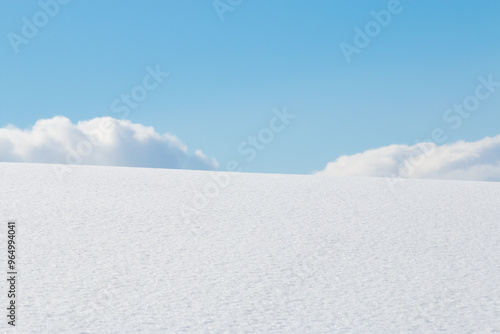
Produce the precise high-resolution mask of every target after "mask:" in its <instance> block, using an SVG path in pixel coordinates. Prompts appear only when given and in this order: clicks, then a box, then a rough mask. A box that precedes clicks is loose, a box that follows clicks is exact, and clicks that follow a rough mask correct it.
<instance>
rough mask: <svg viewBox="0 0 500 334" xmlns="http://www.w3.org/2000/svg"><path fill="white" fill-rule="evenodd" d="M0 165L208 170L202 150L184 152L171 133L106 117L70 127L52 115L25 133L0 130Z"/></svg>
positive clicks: (211, 167) (212, 165) (65, 120)
mask: <svg viewBox="0 0 500 334" xmlns="http://www.w3.org/2000/svg"><path fill="white" fill-rule="evenodd" d="M0 161H3V162H33V163H59V164H85V165H106V166H127V167H154V168H182V169H201V170H214V169H216V168H217V166H218V163H217V161H216V160H215V159H214V158H210V157H207V156H205V155H204V154H203V152H202V151H200V150H196V151H194V153H192V154H190V153H188V151H187V147H186V145H185V144H184V143H183V142H182V141H180V140H179V139H178V138H177V137H175V136H174V135H171V134H168V133H165V134H159V133H157V132H156V131H155V129H154V128H153V127H151V126H144V125H142V124H135V123H132V122H131V121H129V120H118V119H115V118H112V117H101V118H94V119H92V120H88V121H80V122H78V123H77V124H73V123H72V122H71V121H70V120H69V119H68V118H66V117H63V116H56V117H54V118H52V119H42V120H39V121H37V122H36V123H35V125H34V126H33V127H32V128H30V129H26V130H21V129H18V128H16V127H14V126H12V125H9V126H7V127H4V128H0Z"/></svg>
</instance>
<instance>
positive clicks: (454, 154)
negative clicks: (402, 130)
mask: <svg viewBox="0 0 500 334" xmlns="http://www.w3.org/2000/svg"><path fill="white" fill-rule="evenodd" d="M318 174H332V175H339V176H380V177H403V178H427V179H448V180H476V181H500V135H498V136H495V137H486V138H484V139H481V140H478V141H475V142H465V141H459V142H456V143H452V144H446V145H442V146H438V145H436V144H434V143H419V144H416V145H413V146H408V145H390V146H385V147H381V148H377V149H373V150H368V151H365V152H363V153H358V154H354V155H345V156H341V157H339V158H338V159H337V160H335V161H333V162H330V163H328V164H327V166H326V168H325V169H324V170H322V171H320V172H319V173H318Z"/></svg>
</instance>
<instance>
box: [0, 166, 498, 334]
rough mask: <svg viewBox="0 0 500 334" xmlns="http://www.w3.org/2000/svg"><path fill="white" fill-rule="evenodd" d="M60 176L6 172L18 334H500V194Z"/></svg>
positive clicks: (120, 174) (183, 175)
mask: <svg viewBox="0 0 500 334" xmlns="http://www.w3.org/2000/svg"><path fill="white" fill-rule="evenodd" d="M215 175H218V176H219V177H223V176H227V174H215ZM60 176H61V175H60V174H58V173H57V172H56V171H55V169H54V166H51V165H43V164H20V163H17V164H16V163H0V220H1V221H2V227H1V228H0V233H1V234H2V237H0V239H1V240H2V244H1V245H0V249H4V250H6V245H5V242H6V231H7V227H6V221H7V220H8V219H15V220H16V221H17V224H18V232H17V235H18V255H19V268H18V270H19V282H18V284H19V286H18V291H19V294H18V304H19V306H18V319H17V326H16V329H17V331H18V332H20V333H131V332H144V333H155V332H157V333H164V332H168V333H183V332H185V333H290V332H294V333H350V332H352V333H400V332H416V333H437V332H448V333H465V332H475V333H488V332H500V183H487V182H463V181H462V182H455V181H436V180H403V181H400V182H391V181H390V180H388V179H383V178H355V177H345V178H342V177H332V176H318V175H315V176H299V175H271V174H269V175H266V174H244V173H234V174H230V176H229V180H230V184H229V185H228V186H226V187H224V188H221V187H219V188H217V187H214V185H215V184H216V183H214V179H213V177H214V174H213V172H201V171H184V170H165V169H163V170H162V169H141V168H119V167H97V166H93V167H90V166H75V167H72V168H71V173H67V174H64V175H63V176H62V177H60ZM223 185H224V184H223ZM204 191H205V192H208V191H211V193H210V194H211V195H210V197H211V198H208V200H207V201H206V202H203V201H202V200H199V199H200V193H202V192H204ZM217 191H218V194H217ZM197 194H198V195H197ZM200 203H201V204H200ZM195 204H196V205H195ZM189 207H191V208H192V209H191V210H189V211H187V213H188V214H184V216H183V215H182V213H180V211H181V210H184V211H186V210H185V209H186V208H189ZM6 261H7V254H6V251H5V254H4V255H0V262H1V263H4V264H2V267H3V268H6ZM0 289H2V290H1V291H0V295H1V296H3V297H2V298H1V299H0V303H1V304H3V306H1V308H2V309H3V310H4V313H5V314H4V315H1V314H0V315H1V318H2V319H4V320H2V323H1V326H2V327H1V328H4V329H5V328H7V327H8V326H7V324H6V322H7V321H6V320H5V319H6V297H5V296H6V291H7V283H6V282H5V281H4V283H3V284H2V285H1V286H0Z"/></svg>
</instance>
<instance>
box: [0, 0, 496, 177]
mask: <svg viewBox="0 0 500 334" xmlns="http://www.w3.org/2000/svg"><path fill="white" fill-rule="evenodd" d="M223 2H227V1H226V0H223ZM387 6H388V1H298V0H286V1H285V0H277V1H269V0H244V1H242V2H241V4H239V5H237V6H235V7H234V8H233V10H232V11H228V12H225V13H224V15H223V17H224V20H221V19H220V18H219V16H218V14H217V11H216V10H215V9H214V6H213V4H212V1H181V0H177V1H145V0H141V1H123V0H121V1H118V0H107V1H82V0H73V1H71V2H69V3H68V4H65V5H60V9H59V12H58V13H57V14H56V15H55V16H54V17H51V18H50V19H49V21H48V23H47V24H46V25H45V26H43V27H41V28H39V31H38V33H37V34H36V35H35V36H34V37H33V38H30V39H28V43H26V44H22V45H19V48H18V51H19V52H17V53H16V52H14V49H13V48H12V45H11V42H10V40H9V38H8V34H9V33H11V32H13V33H16V34H19V35H21V34H22V28H23V24H24V23H23V21H22V19H23V17H27V18H28V19H29V20H33V15H35V14H36V13H37V12H39V11H40V10H41V7H40V5H39V3H38V2H37V1H5V0H4V1H2V2H1V3H0V30H1V31H0V35H1V36H2V39H1V44H0V67H1V72H0V110H1V111H0V127H4V126H6V125H7V124H13V125H15V126H17V127H20V128H27V127H30V126H32V125H33V124H34V123H35V122H36V121H37V120H38V119H41V118H52V117H53V116H55V115H64V116H66V117H68V118H70V119H71V120H72V121H73V122H77V121H79V120H88V119H91V118H94V117H100V116H114V115H113V113H112V112H111V103H112V102H113V101H114V100H115V99H116V98H118V97H120V95H121V94H123V93H130V90H131V89H132V88H133V87H134V86H136V85H138V84H141V82H142V79H143V77H144V76H145V75H146V74H147V72H146V70H145V68H146V67H147V66H151V67H153V68H154V67H155V66H156V65H157V64H159V65H160V68H161V69H162V70H163V71H168V72H169V73H170V76H169V77H168V78H166V79H165V80H164V82H163V83H162V84H161V85H160V86H159V87H158V88H156V89H155V90H153V91H151V92H149V94H148V96H147V98H146V99H145V100H144V101H142V102H141V103H140V104H139V106H138V107H137V108H136V109H134V110H133V111H132V112H131V113H130V115H128V117H127V118H128V119H130V120H131V121H133V122H134V123H141V124H144V125H148V126H149V125H152V126H154V127H155V129H156V130H157V131H158V132H160V133H163V132H169V133H172V134H174V135H176V136H178V137H179V138H180V139H181V140H182V141H183V142H185V143H186V144H187V146H188V147H189V148H190V149H195V148H200V149H202V150H203V152H204V153H205V154H207V155H208V156H212V157H215V158H216V159H217V160H218V161H219V162H220V163H221V165H222V166H224V164H225V162H227V161H229V160H233V159H234V160H239V161H242V162H243V163H242V165H243V167H244V170H245V171H248V172H271V173H275V172H276V173H311V172H312V171H314V170H320V169H322V168H324V167H325V165H326V163H327V162H329V161H333V160H335V159H336V158H337V157H339V156H340V155H345V154H355V153H358V152H362V151H364V150H367V149H371V148H376V147H381V146H385V145H389V144H414V143H415V142H416V141H420V140H423V139H425V138H427V137H429V134H430V131H431V130H432V129H433V128H435V127H438V126H441V127H443V128H445V129H446V130H447V134H448V136H449V141H450V142H453V141H457V140H467V141H473V140H478V139H481V138H484V137H486V136H494V135H497V134H499V133H500V127H499V124H500V89H499V91H498V92H497V93H496V95H495V94H493V96H492V97H491V98H489V99H487V100H486V101H482V102H481V105H480V107H479V109H478V110H477V111H476V112H474V113H473V115H472V116H471V117H470V118H469V119H467V120H466V122H464V124H463V126H461V127H460V128H459V129H458V130H449V129H450V127H449V124H446V123H444V122H443V113H444V112H445V110H446V109H447V108H450V107H451V106H452V105H453V104H454V103H461V102H462V101H463V99H464V98H465V97H467V96H469V95H471V94H473V93H474V89H475V87H476V86H477V84H478V80H477V77H478V76H480V75H482V76H484V77H487V76H488V75H490V74H491V75H493V78H494V79H496V80H497V81H500V39H499V36H500V24H499V13H500V2H499V1H486V0H484V1H457V0H454V1H430V0H429V1H424V0H421V1H417V0H413V1H408V0H401V4H400V8H401V10H400V12H399V13H397V14H393V15H392V19H391V22H390V23H389V24H388V25H387V26H386V27H383V28H382V29H381V31H380V33H379V34H378V35H377V36H375V37H373V38H372V39H371V42H370V44H369V45H368V46H367V47H366V48H363V49H360V50H361V51H360V53H358V54H354V55H353V56H352V61H351V62H350V63H348V62H347V61H346V58H345V57H344V55H343V53H342V51H341V49H340V47H339V45H340V43H342V42H346V43H349V44H353V43H354V42H353V39H354V36H355V31H354V28H355V27H356V26H358V27H360V28H362V29H364V27H365V24H367V23H368V22H370V21H371V20H373V17H372V16H371V15H370V11H372V10H374V11H380V10H382V9H386V8H387ZM283 106H286V107H287V110H288V111H289V112H291V113H293V114H295V115H296V118H295V119H294V120H293V122H292V123H291V124H290V126H289V127H287V128H286V130H285V131H283V132H281V133H279V134H277V135H276V137H275V140H274V141H273V142H272V143H270V144H269V145H268V146H267V147H266V148H265V149H264V150H263V151H261V152H259V154H258V156H257V157H256V159H255V160H254V161H252V162H251V163H245V162H244V158H243V157H242V156H241V155H240V154H239V153H238V150H237V147H238V145H239V144H240V143H241V142H242V141H243V140H245V138H247V137H248V136H249V135H255V134H257V133H258V132H259V130H261V129H262V128H263V127H266V126H268V124H269V120H270V119H271V117H272V116H273V113H272V110H273V109H274V108H278V109H282V107H283ZM448 130H449V131H448Z"/></svg>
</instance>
